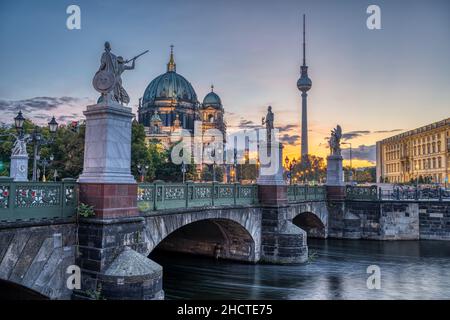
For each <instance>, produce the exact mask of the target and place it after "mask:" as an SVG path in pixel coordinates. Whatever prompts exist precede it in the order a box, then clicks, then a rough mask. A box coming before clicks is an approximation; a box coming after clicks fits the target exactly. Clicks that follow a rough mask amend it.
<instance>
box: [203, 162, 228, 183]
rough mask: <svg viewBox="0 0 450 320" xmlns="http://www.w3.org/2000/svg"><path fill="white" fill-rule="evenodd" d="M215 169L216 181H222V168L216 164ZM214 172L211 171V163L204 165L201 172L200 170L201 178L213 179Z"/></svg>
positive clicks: (205, 179)
mask: <svg viewBox="0 0 450 320" xmlns="http://www.w3.org/2000/svg"><path fill="white" fill-rule="evenodd" d="M215 171H216V181H217V182H222V181H223V169H222V167H220V166H217V165H216V168H215ZM213 177H214V172H213V165H212V164H211V165H204V166H203V169H202V172H201V179H202V180H204V181H213Z"/></svg>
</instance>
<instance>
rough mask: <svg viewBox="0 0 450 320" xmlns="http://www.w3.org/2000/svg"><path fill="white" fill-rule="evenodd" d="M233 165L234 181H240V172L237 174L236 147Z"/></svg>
mask: <svg viewBox="0 0 450 320" xmlns="http://www.w3.org/2000/svg"><path fill="white" fill-rule="evenodd" d="M233 167H234V182H239V178H238V176H237V175H238V174H237V149H236V148H234V155H233Z"/></svg>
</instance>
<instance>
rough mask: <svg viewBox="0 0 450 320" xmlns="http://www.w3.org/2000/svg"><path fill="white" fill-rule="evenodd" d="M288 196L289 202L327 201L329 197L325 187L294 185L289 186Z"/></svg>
mask: <svg viewBox="0 0 450 320" xmlns="http://www.w3.org/2000/svg"><path fill="white" fill-rule="evenodd" d="M287 194H288V201H289V202H298V201H311V200H325V199H326V196H327V193H326V190H325V187H324V186H303V185H292V186H288V190H287Z"/></svg>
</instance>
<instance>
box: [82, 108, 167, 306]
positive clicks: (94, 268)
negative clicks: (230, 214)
mask: <svg viewBox="0 0 450 320" xmlns="http://www.w3.org/2000/svg"><path fill="white" fill-rule="evenodd" d="M105 100H107V99H105ZM84 114H85V116H86V138H85V153H84V167H83V173H82V174H81V175H80V177H79V179H78V182H79V186H80V197H79V198H80V202H82V203H85V204H88V205H91V206H93V207H94V211H95V218H85V219H80V222H79V227H78V234H79V255H78V256H77V264H78V265H79V266H80V268H81V271H82V287H81V290H77V291H75V292H74V298H77V299H78V298H79V299H86V298H87V299H90V298H97V299H98V298H100V299H101V298H106V299H138V300H141V299H162V298H163V297H164V294H163V291H162V268H161V267H160V266H159V265H158V264H156V263H155V262H153V261H151V260H150V259H148V258H147V257H146V256H144V255H142V254H144V253H145V252H146V244H145V241H144V232H143V229H144V219H143V218H142V217H139V216H138V215H139V213H138V209H137V184H136V181H135V180H134V178H133V176H132V175H131V168H130V165H131V122H132V118H133V114H132V113H131V108H125V107H122V106H121V105H119V104H117V103H114V102H108V103H107V102H101V103H99V104H96V105H92V106H88V107H87V110H86V111H85V112H84Z"/></svg>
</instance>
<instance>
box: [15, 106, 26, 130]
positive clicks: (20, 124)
mask: <svg viewBox="0 0 450 320" xmlns="http://www.w3.org/2000/svg"><path fill="white" fill-rule="evenodd" d="M24 122H25V118H24V117H23V115H22V111H19V113H18V114H17V116H16V117H15V118H14V125H15V127H16V130H17V133H18V134H19V135H21V134H22V133H23V123H24Z"/></svg>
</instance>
